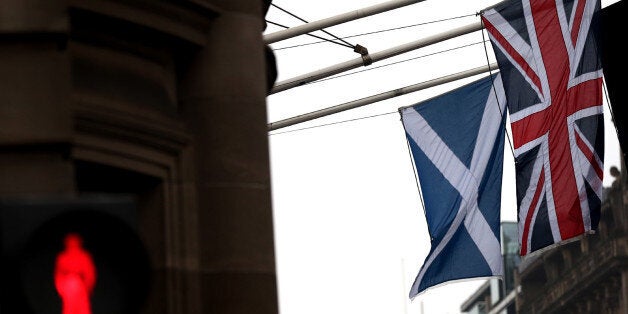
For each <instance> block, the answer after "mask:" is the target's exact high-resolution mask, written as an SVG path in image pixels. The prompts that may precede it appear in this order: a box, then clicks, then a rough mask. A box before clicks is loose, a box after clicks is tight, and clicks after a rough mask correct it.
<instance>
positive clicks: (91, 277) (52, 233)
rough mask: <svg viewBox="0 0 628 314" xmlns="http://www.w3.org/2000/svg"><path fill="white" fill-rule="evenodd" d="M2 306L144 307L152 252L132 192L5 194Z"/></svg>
mask: <svg viewBox="0 0 628 314" xmlns="http://www.w3.org/2000/svg"><path fill="white" fill-rule="evenodd" d="M0 244H1V246H0V253H1V258H0V313H5V312H6V313H24V314H39V313H42V314H44V313H57V314H58V313H62V314H110V313H116V314H126V313H128V314H137V313H140V312H141V310H142V307H143V304H144V301H145V299H146V296H147V294H148V289H149V287H150V275H151V267H150V263H149V259H148V254H147V252H146V249H145V248H144V246H143V244H142V241H141V239H140V237H139V234H138V232H137V221H136V217H135V205H134V203H133V202H132V200H130V199H129V198H124V197H122V198H121V197H119V196H108V195H105V196H97V197H93V198H81V199H70V200H65V199H56V200H36V201H33V200H25V201H24V200H15V201H6V200H0Z"/></svg>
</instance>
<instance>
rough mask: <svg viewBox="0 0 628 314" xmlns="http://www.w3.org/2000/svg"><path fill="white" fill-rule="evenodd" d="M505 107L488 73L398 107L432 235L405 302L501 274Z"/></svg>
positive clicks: (498, 85) (499, 87)
mask: <svg viewBox="0 0 628 314" xmlns="http://www.w3.org/2000/svg"><path fill="white" fill-rule="evenodd" d="M493 81H494V87H493V84H492V83H493ZM496 91H497V93H496ZM496 95H499V97H498V96H496ZM505 104H506V100H505V98H504V97H503V89H502V82H501V79H500V77H499V75H493V76H488V77H486V78H483V79H481V80H479V81H475V82H473V83H470V84H468V85H465V86H463V87H461V88H458V89H456V90H454V91H451V92H449V93H447V94H444V95H441V96H438V97H436V98H433V99H431V100H428V101H425V102H422V103H419V104H417V105H414V106H411V107H405V108H400V109H399V111H400V113H401V117H402V122H403V126H404V128H405V130H406V136H407V139H408V142H409V144H410V150H411V152H412V157H413V159H414V163H415V166H416V170H417V173H418V177H419V181H420V184H421V191H422V192H423V199H424V204H425V215H426V220H427V225H428V231H429V234H430V237H431V250H430V252H429V254H428V256H427V258H426V260H425V262H424V263H423V266H422V267H421V270H420V272H419V274H418V276H417V277H416V279H415V281H414V284H413V285H412V289H411V290H410V298H414V297H415V296H416V295H417V294H419V293H420V292H422V291H423V290H425V289H427V288H429V287H432V286H435V285H438V284H441V283H444V282H447V281H450V280H456V279H464V278H475V277H488V276H501V275H502V273H503V266H502V259H501V252H500V240H499V217H500V216H499V211H500V202H501V188H502V170H503V167H502V165H503V157H504V123H505V122H504V121H505V120H504V119H505V109H504V108H505ZM502 113H504V114H502Z"/></svg>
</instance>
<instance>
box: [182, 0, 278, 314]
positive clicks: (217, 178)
mask: <svg viewBox="0 0 628 314" xmlns="http://www.w3.org/2000/svg"><path fill="white" fill-rule="evenodd" d="M214 2H217V3H215V4H216V5H217V6H218V7H220V8H221V9H224V11H223V12H221V13H220V15H219V17H217V18H216V19H215V20H213V21H212V23H211V24H210V26H209V29H208V32H207V46H206V47H205V48H203V49H201V50H200V51H199V52H198V54H197V55H195V56H194V58H193V60H192V61H191V63H190V64H189V65H188V66H187V67H186V70H185V73H184V77H183V79H182V81H181V83H180V86H179V90H180V96H179V100H180V106H181V112H182V114H183V117H184V118H185V120H186V122H187V125H188V127H189V129H190V132H191V133H192V134H193V137H194V147H195V159H196V161H195V165H196V171H197V173H196V178H197V182H196V186H197V194H198V204H199V206H198V207H199V213H198V218H199V220H198V227H199V240H198V243H199V249H200V254H199V259H200V261H199V265H200V269H199V276H200V280H201V298H202V301H201V302H202V313H230V314H239V313H242V314H244V313H246V314H249V313H260V314H265V313H277V312H278V305H277V286H276V276H275V256H274V242H273V222H272V208H271V193H270V170H269V155H268V135H267V134H268V132H267V129H266V124H267V120H266V105H265V99H266V96H265V95H266V82H265V78H266V74H265V59H264V45H263V42H262V34H261V33H262V28H263V19H262V16H261V1H243V0H229V1H213V2H212V3H214Z"/></svg>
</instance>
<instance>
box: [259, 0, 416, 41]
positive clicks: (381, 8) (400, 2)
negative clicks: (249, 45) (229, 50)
mask: <svg viewBox="0 0 628 314" xmlns="http://www.w3.org/2000/svg"><path fill="white" fill-rule="evenodd" d="M421 1H425V0H393V1H388V2H384V3H380V4H376V5H372V6H370V7H366V8H362V9H358V10H354V11H351V12H346V13H343V14H339V15H335V16H332V17H328V18H325V19H322V20H318V21H314V22H310V23H307V24H303V25H299V26H295V27H291V28H288V29H285V30H281V31H278V32H274V33H270V34H268V35H265V36H264V42H265V43H266V44H272V43H274V42H278V41H280V40H284V39H288V38H292V37H296V36H299V35H303V34H307V33H309V32H312V31H316V30H319V29H323V28H326V27H330V26H334V25H338V24H342V23H345V22H349V21H353V20H357V19H361V18H363V17H367V16H371V15H375V14H379V13H382V12H386V11H390V10H394V9H397V8H401V7H404V6H407V5H411V4H415V3H418V2H421Z"/></svg>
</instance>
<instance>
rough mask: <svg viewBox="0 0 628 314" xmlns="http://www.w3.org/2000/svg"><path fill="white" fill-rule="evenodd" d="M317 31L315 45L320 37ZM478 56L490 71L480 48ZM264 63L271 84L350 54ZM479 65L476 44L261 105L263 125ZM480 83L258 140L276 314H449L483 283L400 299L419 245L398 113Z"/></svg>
mask: <svg viewBox="0 0 628 314" xmlns="http://www.w3.org/2000/svg"><path fill="white" fill-rule="evenodd" d="M383 1H384V0H335V1H331V0H318V1H288V0H273V3H274V4H276V5H278V6H280V7H282V8H284V9H286V10H289V11H291V12H292V13H294V14H296V15H298V16H300V17H302V18H304V19H306V20H309V21H315V20H319V19H322V18H327V17H330V16H333V15H337V14H340V13H345V12H348V11H353V10H356V9H359V8H364V7H367V6H370V5H374V4H378V3H381V2H383ZM496 2H498V0H493V1H488V0H484V1H480V0H473V1H462V0H455V1H454V0H439V1H436V0H432V1H425V2H421V3H418V4H414V5H411V6H407V7H404V8H400V9H396V10H393V11H389V12H387V13H383V14H379V15H376V16H372V17H369V18H365V19H360V20H356V21H353V22H349V23H345V24H341V25H338V26H335V27H331V28H328V29H327V30H328V31H330V32H332V33H333V34H334V35H336V36H340V37H344V36H349V35H354V34H360V33H366V32H371V31H377V30H382V29H388V28H394V27H400V26H407V25H412V24H417V23H424V22H429V21H435V20H440V19H447V18H452V17H458V16H464V15H469V14H474V13H476V12H478V11H479V10H481V9H483V8H485V7H487V6H489V5H491V4H494V3H496ZM611 2H614V1H602V5H603V6H606V5H608V3H611ZM267 19H268V20H270V21H273V22H277V23H281V24H284V25H288V26H296V25H300V24H301V22H299V21H298V20H296V19H294V18H292V17H290V16H288V15H287V14H285V13H282V12H280V11H279V10H277V9H275V8H272V7H271V9H270V11H269V13H268V15H267ZM478 19H479V17H477V16H470V17H466V18H460V19H455V20H451V21H448V22H439V23H433V24H428V25H423V26H418V27H411V28H406V29H403V30H397V31H392V32H385V33H379V34H374V35H368V36H361V37H355V38H348V39H346V40H347V41H348V42H350V43H352V44H356V43H357V44H361V45H363V46H365V47H367V48H368V49H369V51H370V52H377V51H381V50H384V49H387V48H390V47H393V46H396V45H400V44H403V43H406V42H410V41H414V40H417V39H420V38H424V37H426V36H429V35H433V34H436V33H439V32H443V31H447V30H450V29H452V28H454V27H457V26H461V25H467V24H469V23H472V22H474V21H477V20H478ZM277 30H280V28H278V27H274V26H272V25H269V26H268V28H267V32H266V33H271V32H274V31H277ZM316 34H320V35H321V36H325V35H324V34H321V33H320V32H317V33H316ZM487 39H488V38H487ZM312 41H318V39H315V38H311V37H307V36H300V37H297V38H294V39H291V40H285V41H282V42H278V43H276V44H273V45H272V47H273V48H275V49H277V48H280V47H286V46H291V45H295V44H300V43H306V42H312ZM481 41H482V35H481V33H480V32H475V33H472V34H469V35H465V36H461V37H457V38H454V39H451V40H449V41H446V42H442V43H439V44H435V45H432V46H428V47H425V48H421V49H418V50H415V51H413V52H410V53H406V54H402V55H400V56H397V57H395V58H390V59H386V60H382V61H380V62H376V63H374V64H373V65H371V66H370V67H368V68H360V69H356V70H353V71H359V70H363V69H369V68H373V67H377V66H381V65H384V64H388V63H392V62H395V61H400V60H405V59H409V58H413V57H417V56H421V55H425V54H429V53H432V52H435V51H440V50H444V49H449V48H452V47H456V46H461V45H465V44H471V43H476V42H481ZM487 49H488V52H489V56H490V59H491V62H493V61H494V57H493V53H492V48H491V46H490V44H487ZM275 55H276V57H277V63H278V70H279V79H278V81H281V80H285V79H288V78H292V77H294V76H297V75H301V74H304V73H308V72H311V71H315V70H318V69H321V68H324V67H327V66H330V65H333V64H336V63H339V62H342V61H347V60H350V59H354V58H356V57H358V55H357V54H356V53H354V52H353V51H352V50H351V49H349V48H345V47H341V46H338V45H334V44H331V43H322V44H316V45H309V46H304V47H299V48H292V49H286V50H276V51H275ZM486 63H487V61H486V54H485V50H484V47H483V45H482V44H477V45H473V46H470V47H466V48H462V49H457V50H453V51H450V52H445V53H440V54H437V55H434V56H429V57H424V58H420V59H417V60H413V61H409V62H403V63H400V64H397V65H393V66H388V67H384V68H379V69H374V70H370V71H366V72H362V73H359V74H355V75H349V76H345V77H342V78H338V79H332V80H327V81H324V82H320V83H315V84H309V85H306V86H302V87H298V88H294V89H290V90H287V91H284V92H281V93H277V94H275V95H271V96H269V97H268V119H269V122H274V121H278V120H281V119H285V118H289V117H293V116H295V115H299V114H303V113H307V112H312V111H315V110H318V109H322V108H326V107H331V106H334V105H338V104H341V103H344V102H348V101H352V100H356V99H359V98H363V97H366V96H370V95H374V94H377V93H381V92H385V91H389V90H392V89H395V88H399V87H403V86H407V85H411V84H415V83H419V82H423V81H426V80H429V79H432V78H436V77H440V76H444V75H448V74H452V73H456V72H460V71H463V70H467V69H471V68H475V67H478V66H482V65H485V64H486ZM484 75H486V74H484ZM484 75H480V76H475V77H472V78H469V79H465V80H460V81H457V82H453V83H449V84H446V85H441V86H438V87H434V88H430V89H427V90H423V91H420V92H415V93H411V94H409V95H405V96H401V97H397V98H393V99H391V100H386V101H382V102H378V103H375V104H372V105H368V106H366V107H362V108H358V109H354V110H350V111H346V112H343V113H339V114H335V115H332V116H328V117H325V118H321V119H317V120H314V121H310V122H307V123H302V124H299V125H295V126H293V127H290V128H285V129H280V130H278V131H276V132H282V131H287V130H293V129H299V128H303V127H308V126H317V125H322V124H327V123H333V122H338V121H344V120H349V119H355V118H361V117H366V116H371V115H376V114H382V113H392V114H388V115H383V116H379V117H374V118H369V119H362V120H357V121H352V122H346V123H339V124H334V125H329V126H323V127H317V128H312V129H307V130H300V131H295V132H290V133H284V134H275V135H270V136H269V139H270V152H271V173H272V189H273V210H274V219H275V221H274V223H275V245H276V249H275V254H276V261H277V276H278V287H279V305H280V313H281V314H309V313H312V314H321V313H325V314H336V313H338V314H339V313H362V314H369V313H377V314H380V313H401V314H406V313H421V310H423V312H424V313H459V312H460V304H461V303H462V302H463V301H464V300H466V299H467V298H468V297H469V296H470V295H471V294H472V293H473V292H474V291H475V289H476V288H477V287H479V286H480V285H481V284H482V283H483V280H472V281H466V282H460V283H451V284H446V285H443V286H440V287H437V288H433V289H431V290H428V291H427V292H426V293H424V294H421V295H420V296H418V297H417V298H416V299H415V300H414V301H410V300H409V299H408V297H407V296H408V291H409V289H410V286H411V284H412V282H413V281H414V278H415V277H416V274H417V273H418V271H419V269H420V267H421V265H422V263H423V261H424V259H425V257H426V255H427V253H428V252H429V249H430V244H429V237H428V232H427V227H426V222H425V217H424V215H423V209H422V207H421V203H420V200H419V194H418V190H417V186H416V182H415V178H414V174H413V170H412V163H411V160H410V157H409V153H408V149H407V146H406V139H405V134H404V131H403V128H402V126H401V122H400V121H399V115H398V113H397V109H398V108H399V107H403V106H408V105H413V104H415V103H418V102H420V101H422V100H425V99H427V98H430V97H433V96H436V95H439V94H442V93H444V92H446V91H449V90H452V89H454V88H456V87H458V86H461V85H463V84H465V83H468V82H470V81H473V80H476V79H479V78H480V77H482V76H484ZM605 109H607V107H605ZM605 117H606V118H607V119H606V142H607V143H606V156H605V181H604V182H605V184H604V185H605V186H608V185H610V180H609V178H610V175H609V174H608V169H609V168H610V166H612V165H615V166H619V164H620V162H619V151H618V148H617V147H618V144H617V137H616V135H615V133H614V129H613V127H612V125H611V122H610V120H609V119H608V115H607V114H606V112H605ZM276 132H272V133H276ZM504 163H505V167H504V177H503V183H504V188H503V191H502V221H515V220H516V210H517V209H516V198H515V176H514V161H513V157H512V153H511V152H510V149H509V148H508V149H507V150H506V152H505V154H504Z"/></svg>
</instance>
